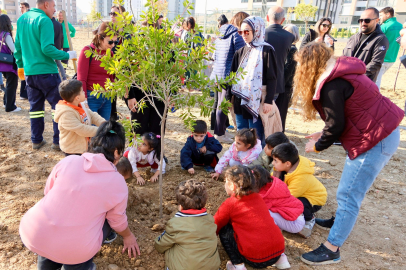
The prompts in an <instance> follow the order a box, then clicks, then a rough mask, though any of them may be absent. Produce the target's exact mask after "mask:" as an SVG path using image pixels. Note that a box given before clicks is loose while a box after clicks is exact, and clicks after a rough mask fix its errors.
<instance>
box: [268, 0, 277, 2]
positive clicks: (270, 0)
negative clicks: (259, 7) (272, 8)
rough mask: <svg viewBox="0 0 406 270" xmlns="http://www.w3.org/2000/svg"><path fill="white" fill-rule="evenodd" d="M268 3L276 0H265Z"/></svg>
mask: <svg viewBox="0 0 406 270" xmlns="http://www.w3.org/2000/svg"><path fill="white" fill-rule="evenodd" d="M266 1H267V2H268V3H269V2H276V0H266Z"/></svg>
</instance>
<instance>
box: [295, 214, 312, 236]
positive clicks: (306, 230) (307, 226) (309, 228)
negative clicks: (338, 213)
mask: <svg viewBox="0 0 406 270" xmlns="http://www.w3.org/2000/svg"><path fill="white" fill-rule="evenodd" d="M315 223H316V218H315V217H314V216H313V218H312V219H311V220H309V221H306V222H305V225H304V227H303V229H302V230H301V231H300V232H298V233H297V234H298V235H300V236H302V237H304V238H309V237H310V235H312V230H313V227H314V224H315Z"/></svg>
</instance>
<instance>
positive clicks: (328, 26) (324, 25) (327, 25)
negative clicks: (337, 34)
mask: <svg viewBox="0 0 406 270" xmlns="http://www.w3.org/2000/svg"><path fill="white" fill-rule="evenodd" d="M321 26H323V27H324V28H330V27H331V24H324V23H323V24H322V25H321Z"/></svg>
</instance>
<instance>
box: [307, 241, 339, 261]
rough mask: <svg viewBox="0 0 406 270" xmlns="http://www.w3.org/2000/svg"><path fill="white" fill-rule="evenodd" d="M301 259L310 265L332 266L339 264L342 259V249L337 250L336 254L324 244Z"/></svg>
mask: <svg viewBox="0 0 406 270" xmlns="http://www.w3.org/2000/svg"><path fill="white" fill-rule="evenodd" d="M300 259H301V260H302V261H303V262H304V263H307V264H310V265H323V264H332V263H339V262H340V261H341V258H340V249H337V251H336V252H333V251H331V250H330V249H328V248H327V247H326V246H325V245H324V244H321V245H320V246H319V247H318V248H316V249H315V250H313V251H310V252H308V253H305V254H303V255H302V256H301V257H300Z"/></svg>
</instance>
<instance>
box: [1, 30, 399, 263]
mask: <svg viewBox="0 0 406 270" xmlns="http://www.w3.org/2000/svg"><path fill="white" fill-rule="evenodd" d="M89 42H90V39H89V38H88V33H87V32H81V31H78V32H77V37H76V38H75V39H74V44H75V49H76V51H80V50H81V48H83V46H85V45H87V44H89ZM344 45H345V44H344V43H338V44H337V46H336V48H337V49H336V54H337V55H340V53H341V51H342V48H343V47H344ZM398 63H399V62H397V63H396V64H395V65H394V66H393V67H392V68H391V69H390V70H389V71H388V72H387V74H385V76H384V79H383V89H382V92H383V94H384V95H385V96H387V97H389V98H390V99H391V100H392V101H394V102H395V103H396V104H397V105H399V106H401V107H402V108H403V107H404V102H405V99H406V70H405V69H404V68H403V67H402V68H401V71H400V74H399V79H398V83H397V89H396V92H393V90H392V89H393V82H394V78H395V74H396V71H397V67H398ZM70 65H71V64H70ZM71 66H72V65H71ZM69 73H70V74H71V75H73V70H72V69H70V70H69ZM17 105H18V106H20V107H21V108H22V111H21V112H18V113H5V112H4V110H1V111H0V121H1V123H2V124H1V125H0V138H2V139H1V140H0V175H1V177H0V179H1V180H0V269H35V268H36V256H35V255H34V254H33V253H32V252H30V251H29V250H27V249H26V248H24V247H23V245H22V243H21V241H20V238H19V234H18V226H19V223H20V219H21V217H22V216H23V215H24V213H25V212H26V211H27V210H28V209H29V208H30V207H32V206H33V205H34V204H35V203H36V202H37V201H39V200H40V199H41V198H42V197H43V189H44V185H45V182H46V179H47V177H48V175H49V173H50V172H51V170H52V168H53V166H54V165H55V164H56V163H57V162H58V161H60V160H61V159H62V158H63V157H64V156H63V154H62V153H61V152H56V151H53V150H52V149H51V143H50V142H52V125H51V109H50V107H49V105H47V106H46V117H45V118H46V129H45V133H44V138H45V139H46V140H47V141H48V142H49V143H48V144H47V145H46V146H44V147H43V148H42V149H40V150H39V151H33V150H32V149H31V141H30V121H29V115H28V110H29V103H28V101H26V100H25V101H21V100H19V99H17ZM119 105H120V109H119V110H120V111H121V112H122V113H124V114H127V113H128V110H127V108H126V107H125V104H124V103H123V102H120V103H119ZM194 113H196V115H198V114H199V111H198V110H197V109H195V110H194ZM179 115H180V111H178V112H176V113H170V114H169V117H168V126H167V136H166V151H167V152H166V156H167V157H168V159H169V171H168V172H167V174H165V175H164V218H163V219H162V220H160V219H159V218H158V204H159V198H158V185H157V184H156V183H151V182H149V181H148V182H147V184H146V185H145V186H142V187H141V186H138V185H137V184H136V181H135V179H129V180H128V188H129V193H130V196H129V201H128V209H127V214H128V220H129V225H130V228H131V230H132V231H133V232H134V234H135V235H136V236H137V237H138V243H139V245H140V247H141V254H142V255H141V256H140V257H138V258H136V259H129V258H128V256H127V255H125V254H124V255H123V254H121V250H122V240H121V238H120V237H119V238H118V240H116V241H115V242H114V243H112V244H110V245H104V246H103V247H102V248H101V250H100V251H99V252H98V253H97V255H96V257H95V262H96V264H97V266H98V269H102V270H105V269H113V268H112V264H114V265H117V266H118V267H119V268H117V269H121V270H124V269H126V270H129V269H138V270H145V269H164V257H163V255H160V254H158V253H157V252H156V251H155V250H154V249H153V240H154V239H155V237H157V236H158V235H159V233H160V231H153V230H152V227H153V226H154V225H155V224H165V222H166V221H168V220H169V219H170V217H171V216H173V214H174V212H175V211H176V200H175V197H174V189H175V187H176V186H177V185H178V183H179V182H180V181H183V180H186V179H190V178H191V177H190V176H189V175H188V174H187V172H185V171H181V169H180V163H179V152H180V149H181V147H182V146H183V143H184V142H185V141H186V137H187V136H188V134H189V131H187V130H186V129H185V128H184V126H183V124H182V123H181V121H180V119H179ZM206 120H208V119H206ZM401 125H402V126H406V120H403V122H402V124H401ZM322 127H323V122H322V121H321V120H317V121H314V122H311V123H307V122H303V121H302V118H301V116H300V115H299V114H298V113H297V112H295V111H294V110H289V114H288V118H287V131H286V134H287V135H288V136H289V138H290V139H291V140H292V141H293V142H294V143H295V144H296V145H297V146H298V147H299V149H300V154H302V155H305V156H306V157H308V158H310V159H311V160H313V161H314V162H316V176H317V177H318V178H319V179H320V181H321V182H322V183H323V184H324V185H325V186H326V188H327V190H328V193H329V197H328V201H327V205H326V206H324V207H323V208H322V209H321V210H320V211H319V212H318V213H317V216H318V217H322V218H330V217H331V215H333V214H334V212H335V209H336V207H337V204H336V200H335V193H336V189H337V185H338V182H339V179H340V175H341V172H342V168H343V165H344V160H345V152H344V150H343V149H342V147H338V146H333V147H331V148H329V149H328V150H326V151H323V153H321V154H314V153H312V154H306V153H305V152H304V146H305V143H306V141H307V140H306V139H305V138H304V136H305V135H307V134H310V133H313V132H316V131H319V130H321V128H322ZM229 146H230V145H224V148H225V149H228V147H229ZM405 159H406V131H405V130H404V129H403V130H402V131H401V143H400V146H399V149H398V151H397V152H396V154H395V155H394V156H393V157H392V159H391V160H390V162H389V164H388V165H387V166H386V167H385V168H384V169H383V171H382V172H381V174H380V175H379V176H378V178H377V179H376V181H375V183H374V184H373V186H372V188H371V189H370V191H369V192H368V193H367V196H366V198H365V200H364V202H363V206H362V208H361V212H360V215H359V218H358V222H357V224H356V226H355V228H354V230H353V232H352V234H351V235H350V237H349V239H348V240H347V241H346V243H345V245H344V246H343V248H342V262H341V263H340V264H338V265H332V266H326V267H318V269H405V267H406V266H405V265H406V255H405V250H406V239H405V235H406V222H405V214H404V211H405V209H406V202H405V201H406V197H405V196H406V180H405V179H406V173H405V170H404V166H405V164H406V163H405ZM402 164H403V165H402ZM143 174H144V176H146V177H147V175H148V174H149V170H147V171H144V172H143ZM147 178H148V179H149V177H147ZM194 178H195V179H198V180H199V181H202V182H204V183H205V185H206V187H207V188H208V191H209V200H208V204H207V208H208V211H209V212H210V213H211V214H213V215H214V213H215V212H216V210H217V208H218V207H219V206H220V204H221V203H222V202H223V201H224V200H225V199H226V193H225V191H224V187H223V183H222V182H216V181H214V180H212V179H210V177H209V175H208V174H207V173H206V172H204V171H203V170H201V169H197V173H196V175H195V176H194ZM327 235H328V232H326V231H324V230H321V229H319V228H315V229H314V231H313V235H312V237H311V238H309V239H303V238H301V237H299V236H297V235H293V234H289V233H284V236H285V239H286V254H287V255H288V257H289V261H290V263H291V265H292V268H291V269H295V270H297V269H300V270H306V269H313V268H312V267H309V266H306V265H304V264H303V263H302V262H301V261H300V258H299V257H300V255H301V254H302V253H304V252H307V251H310V250H312V249H314V248H316V247H318V246H319V245H320V243H322V242H324V241H325V239H326V237H327ZM218 248H219V250H220V257H221V261H222V264H221V269H225V264H226V262H227V260H228V257H227V255H226V253H225V252H224V250H223V248H222V246H221V244H220V242H219V245H218Z"/></svg>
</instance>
